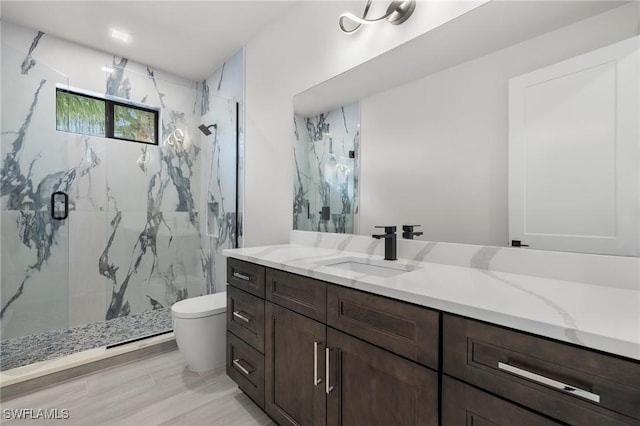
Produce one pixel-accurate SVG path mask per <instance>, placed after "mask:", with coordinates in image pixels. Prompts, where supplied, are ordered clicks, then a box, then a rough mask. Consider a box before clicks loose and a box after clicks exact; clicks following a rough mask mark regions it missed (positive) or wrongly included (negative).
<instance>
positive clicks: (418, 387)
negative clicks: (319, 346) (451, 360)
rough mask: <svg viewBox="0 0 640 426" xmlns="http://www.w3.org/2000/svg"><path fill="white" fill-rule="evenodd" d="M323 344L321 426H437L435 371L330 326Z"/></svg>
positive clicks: (436, 376)
mask: <svg viewBox="0 0 640 426" xmlns="http://www.w3.org/2000/svg"><path fill="white" fill-rule="evenodd" d="M327 344H328V353H329V357H328V358H329V359H328V363H327V364H328V366H329V369H328V371H327V379H328V380H329V383H328V384H329V389H330V391H329V393H328V395H327V424H329V425H344V426H359V425H367V426H374V425H389V426H395V425H403V426H410V425H437V424H438V375H437V373H436V372H435V371H432V370H430V369H428V368H426V367H423V366H421V365H419V364H416V363H414V362H412V361H409V360H407V359H405V358H402V357H399V356H397V355H394V354H392V353H390V352H387V351H385V350H383V349H380V348H378V347H376V346H373V345H371V344H368V343H366V342H364V341H362V340H360V339H357V338H355V337H351V336H349V335H347V334H344V333H341V332H339V331H337V330H334V329H332V328H330V327H328V328H327Z"/></svg>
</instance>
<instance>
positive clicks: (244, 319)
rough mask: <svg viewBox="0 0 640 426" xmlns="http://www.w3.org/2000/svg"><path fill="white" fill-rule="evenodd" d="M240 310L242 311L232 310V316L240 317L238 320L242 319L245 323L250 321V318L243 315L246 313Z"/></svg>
mask: <svg viewBox="0 0 640 426" xmlns="http://www.w3.org/2000/svg"><path fill="white" fill-rule="evenodd" d="M241 312H242V311H233V316H234V317H236V318H238V319H240V320H242V321H244V322H246V323H247V324H248V323H250V322H251V318H249V317H247V316H245V315H246V314H244V312H242V313H241ZM242 314H244V315H242Z"/></svg>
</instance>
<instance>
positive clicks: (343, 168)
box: [293, 103, 360, 234]
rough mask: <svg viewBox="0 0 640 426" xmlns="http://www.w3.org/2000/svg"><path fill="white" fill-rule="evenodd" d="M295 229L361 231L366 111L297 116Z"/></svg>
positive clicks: (354, 107)
mask: <svg viewBox="0 0 640 426" xmlns="http://www.w3.org/2000/svg"><path fill="white" fill-rule="evenodd" d="M294 132H295V142H294V147H293V150H294V160H295V170H294V173H295V175H294V188H293V190H294V195H293V197H294V201H293V229H298V230H303V231H316V232H336V233H348V234H353V233H355V232H356V231H357V229H358V223H357V222H358V215H357V213H358V157H359V145H360V105H359V104H358V103H353V104H349V105H344V106H342V107H340V108H337V109H334V110H331V111H326V112H322V113H318V114H314V115H311V114H308V113H299V112H296V113H295V114H294Z"/></svg>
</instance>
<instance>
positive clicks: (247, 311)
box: [227, 286, 264, 353]
mask: <svg viewBox="0 0 640 426" xmlns="http://www.w3.org/2000/svg"><path fill="white" fill-rule="evenodd" d="M227 330H229V331H231V332H232V333H233V334H235V335H236V336H238V337H239V338H241V339H242V340H244V341H245V342H246V343H248V344H249V345H251V346H253V347H254V348H255V349H257V350H258V352H260V353H264V300H263V299H260V298H258V297H256V296H254V295H252V294H249V293H246V292H244V291H242V290H238V289H237V288H235V287H232V286H228V287H227Z"/></svg>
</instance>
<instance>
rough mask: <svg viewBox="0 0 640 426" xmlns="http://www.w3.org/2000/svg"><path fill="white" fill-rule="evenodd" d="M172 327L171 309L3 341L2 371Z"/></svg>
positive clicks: (170, 329) (0, 358) (133, 338)
mask: <svg viewBox="0 0 640 426" xmlns="http://www.w3.org/2000/svg"><path fill="white" fill-rule="evenodd" d="M172 330H173V324H172V322H171V308H162V309H156V310H153V311H147V312H143V313H141V314H137V315H129V316H126V317H121V318H116V319H112V320H109V321H100V322H94V323H91V324H86V325H81V326H77V327H73V328H68V329H64V330H53V331H47V332H44V333H39V334H32V335H29V336H21V337H13V338H11V339H6V340H2V341H1V342H0V371H6V370H11V369H12V368H17V367H22V366H25V365H29V364H33V363H35V362H40V361H46V360H50V359H53V358H58V357H61V356H65V355H70V354H73V353H76V352H82V351H86V350H89V349H94V348H99V347H104V346H112V345H117V344H119V343H123V342H128V341H131V340H136V339H140V338H143V337H147V336H149V337H150V336H153V335H157V334H161V333H164V332H170V331H172Z"/></svg>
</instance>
